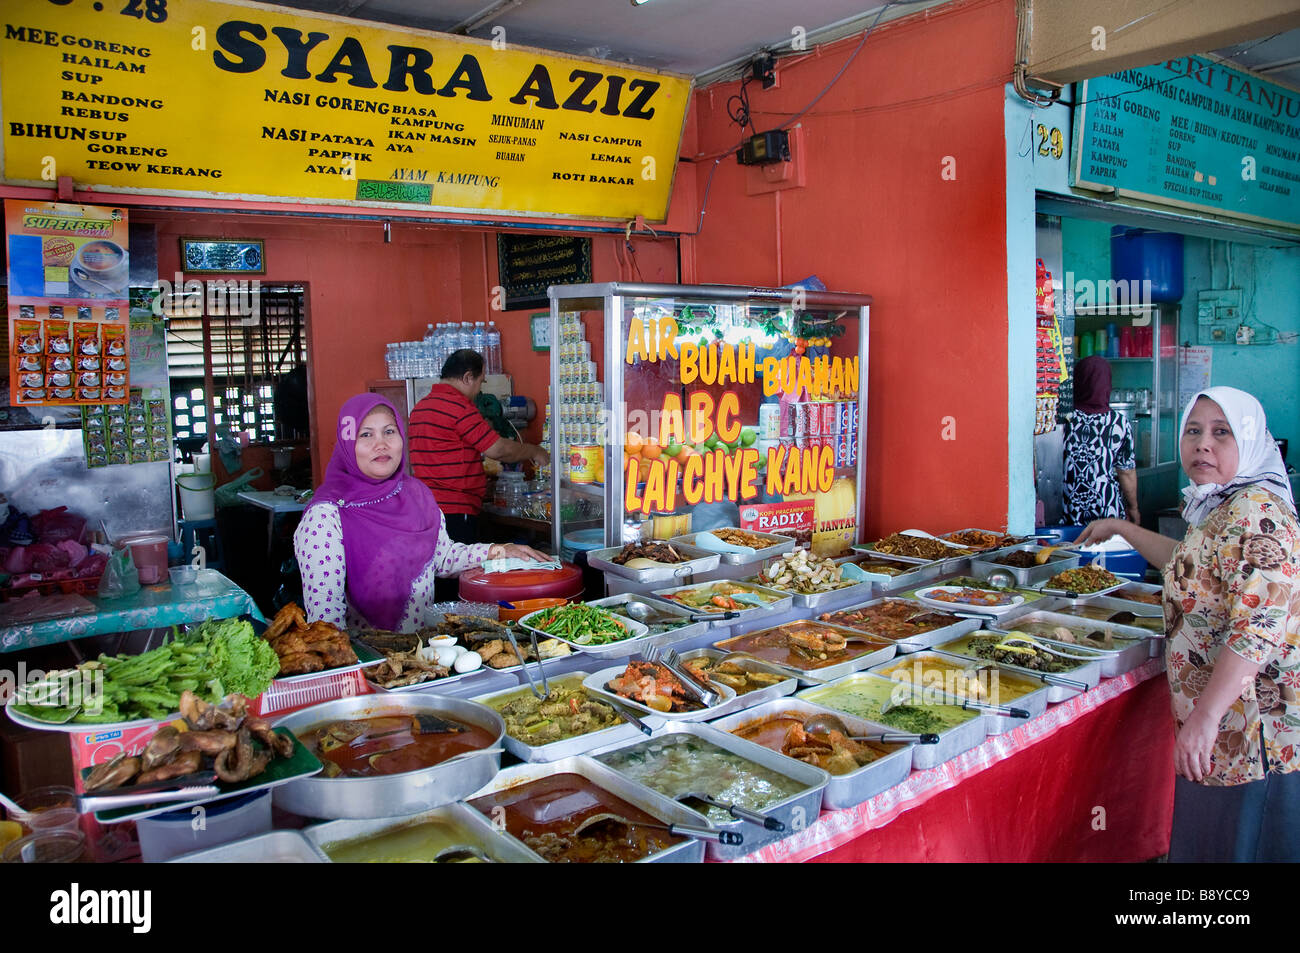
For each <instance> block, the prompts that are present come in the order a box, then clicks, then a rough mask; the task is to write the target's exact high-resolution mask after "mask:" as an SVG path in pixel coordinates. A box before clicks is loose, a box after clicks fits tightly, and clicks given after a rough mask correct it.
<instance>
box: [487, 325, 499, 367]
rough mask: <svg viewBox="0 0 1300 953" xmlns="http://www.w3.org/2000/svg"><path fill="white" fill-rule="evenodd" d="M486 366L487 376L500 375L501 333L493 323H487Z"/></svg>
mask: <svg viewBox="0 0 1300 953" xmlns="http://www.w3.org/2000/svg"><path fill="white" fill-rule="evenodd" d="M487 366H488V373H489V374H500V373H501V372H502V371H501V332H500V331H498V330H497V323H496V322H495V321H489V322H488V329H487Z"/></svg>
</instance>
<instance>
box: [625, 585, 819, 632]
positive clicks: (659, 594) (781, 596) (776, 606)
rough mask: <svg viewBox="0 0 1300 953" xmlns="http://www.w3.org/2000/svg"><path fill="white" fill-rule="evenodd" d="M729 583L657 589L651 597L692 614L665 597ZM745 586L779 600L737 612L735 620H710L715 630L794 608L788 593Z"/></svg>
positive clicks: (761, 587)
mask: <svg viewBox="0 0 1300 953" xmlns="http://www.w3.org/2000/svg"><path fill="white" fill-rule="evenodd" d="M727 581H729V580H725V579H715V580H713V581H712V582H699V583H695V584H693V585H690V586H673V587H671V588H668V589H655V590H653V591H651V593H650V595H652V596H654V597H655V598H657V599H659V601H661V602H666V603H668V604H669V605H674V606H677V607H678V608H681V609H685V610H686V611H687V612H690V611H691V609H690V608H689V607H688V606H683V605H682V604H681V603H680V602H673V601H672V600H671V599H665V598H664V596H667V595H671V594H672V593H674V592H681V591H683V590H685V589H699V588H701V587H702V586H712V585H716V584H717V583H719V582H727ZM736 583H737V584H741V583H740V580H736ZM743 585H746V586H751V587H753V588H754V589H758V590H760V591H761V592H763V593H764V594H766V595H772V596H776V597H778V598H776V599H774V600H773V601H772V602H769V603H768V604H767V605H765V606H755V607H754V608H752V609H740V610H736V611H738V612H739V615H737V616H736V617H735V618H734V619H721V618H719V619H710V620H709V624H710V625H711V626H712V627H713V628H729V627H730V626H733V625H738V624H739V623H741V622H746V621H748V620H750V619H756V618H758V617H759V616H761V615H774V614H775V613H778V612H785V611H786V610H787V609H789V608H791V607H792V606H794V597H793V596H791V595H790V594H789V593H788V592H778V591H777V590H775V589H768V588H767V587H766V586H759V585H755V584H754V583H752V582H747V583H743ZM695 614H697V615H710V614H711V613H707V612H700V613H695ZM723 614H724V613H722V612H719V613H718V615H719V616H721V615H723Z"/></svg>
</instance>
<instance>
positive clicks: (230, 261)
mask: <svg viewBox="0 0 1300 953" xmlns="http://www.w3.org/2000/svg"><path fill="white" fill-rule="evenodd" d="M181 266H182V267H183V268H184V270H185V271H186V273H188V274H196V275H205V274H206V275H229V274H244V275H264V274H266V248H265V245H264V243H263V241H262V240H261V239H260V238H245V239H239V240H233V241H232V240H230V239H225V238H182V239H181Z"/></svg>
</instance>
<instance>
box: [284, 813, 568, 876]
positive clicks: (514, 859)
mask: <svg viewBox="0 0 1300 953" xmlns="http://www.w3.org/2000/svg"><path fill="white" fill-rule="evenodd" d="M429 821H443V822H445V823H449V824H454V825H456V826H458V827H462V828H464V829H465V831H466V833H468V834H471V835H472V838H467V840H471V841H472V843H471V844H469V845H467V846H476V847H481V848H482V849H483V853H485V854H487V855H488V856H489V857H491V858H492V859H493V860H495V861H497V862H498V863H502V864H539V863H543V861H542V858H540V857H538V856H537V855H536V854H534V853H533V852H532V851H531V850H529V849H528V848H527V847H525V846H524V845H523V844H521V843H519V841H517V840H515V839H514V838H513V837H511V836H510V835H509V834H506V833H505V832H503V831H498V830H497V829H496V828H494V827H493V826H492V822H491V821H489V820H488V819H487V818H486V817H484V816H483V815H482V814H480V813H479V812H478V811H476V810H474V809H473V808H472V807H470V806H469V805H468V804H465V803H463V802H460V801H457V802H456V803H454V804H447V805H444V806H443V807H439V808H435V809H434V810H432V811H424V812H423V813H421V814H408V815H407V816H406V817H377V818H373V819H370V820H343V821H329V822H327V823H325V824H314V825H312V826H311V827H307V828H304V829H303V831H302V835H303V836H304V837H305V838H306V839H307V840H308V841H309V842H310V843H311V845H312V847H313V848H314V849H315V850H316V851H317V852H318V853H319V854H320V855H321V857H322V858H324V860H325V862H326V863H331V864H332V863H334V861H332V860H330V856H329V854H327V853H325V845H326V844H336V843H339V842H341V841H352V840H362V839H366V840H368V839H370V838H371V837H376V836H378V835H380V834H386V833H388V832H389V831H393V830H397V829H399V828H403V827H414V826H415V825H417V824H424V823H427V822H429Z"/></svg>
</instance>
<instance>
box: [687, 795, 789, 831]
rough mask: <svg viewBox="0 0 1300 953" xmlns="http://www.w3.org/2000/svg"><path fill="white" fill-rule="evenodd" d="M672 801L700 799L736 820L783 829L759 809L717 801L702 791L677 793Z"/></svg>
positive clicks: (780, 823)
mask: <svg viewBox="0 0 1300 953" xmlns="http://www.w3.org/2000/svg"><path fill="white" fill-rule="evenodd" d="M673 800H674V801H701V802H703V803H704V804H707V805H709V807H716V808H719V809H721V810H724V811H726V812H727V813H728V814H730V815H731V816H732V817H734V818H735V819H736V820H738V821H748V822H749V823H751V824H757V825H758V826H759V827H761V828H763V829H764V830H769V831H776V832H777V833H778V834H779V833H782V832H784V831H785V824H784V823H783V822H782V821H780V820H778V819H777V818H775V817H769V816H768V815H766V814H762V813H760V812H759V811H751V810H750V809H749V808H747V807H741V806H740V805H739V804H733V803H731V802H729V801H719V800H718V799H717V798H715V797H713V796H712V795H710V794H705V793H703V792H702V791H688V792H686V793H685V794H679V795H677V797H675V798H673Z"/></svg>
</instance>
